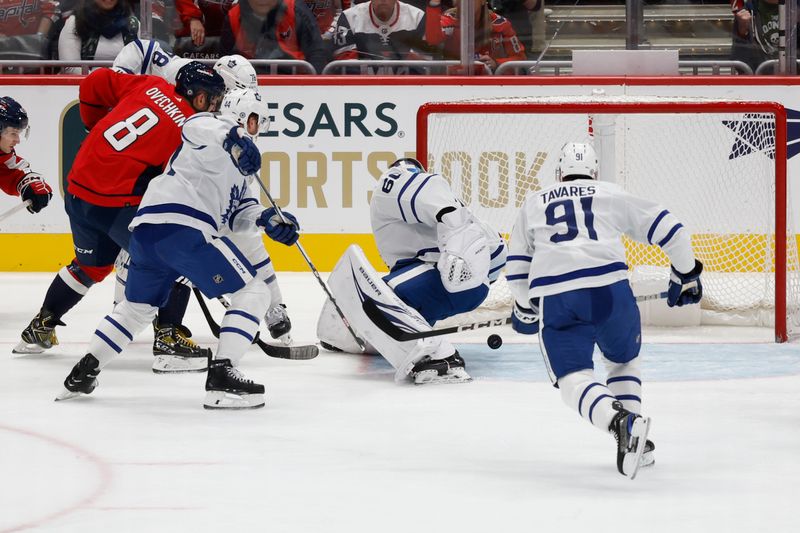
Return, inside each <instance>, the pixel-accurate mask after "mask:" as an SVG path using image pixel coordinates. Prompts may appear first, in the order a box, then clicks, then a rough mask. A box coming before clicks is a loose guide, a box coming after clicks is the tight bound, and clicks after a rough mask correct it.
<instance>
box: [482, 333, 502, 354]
mask: <svg viewBox="0 0 800 533" xmlns="http://www.w3.org/2000/svg"><path fill="white" fill-rule="evenodd" d="M486 344H488V345H489V348H491V349H492V350H496V349H498V348H499V347H501V346H502V345H503V338H502V337H501V336H500V335H497V334H494V335H489V338H488V339H486Z"/></svg>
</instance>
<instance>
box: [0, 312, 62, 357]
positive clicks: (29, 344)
mask: <svg viewBox="0 0 800 533" xmlns="http://www.w3.org/2000/svg"><path fill="white" fill-rule="evenodd" d="M56 326H66V324H64V323H63V322H62V321H60V320H59V319H57V318H56V317H55V315H54V314H53V313H52V312H50V311H48V310H47V309H45V308H42V309H41V310H40V311H39V314H37V315H36V316H35V317H33V320H31V323H30V324H28V327H27V328H25V329H24V330H22V335H20V337H21V340H20V341H19V344H17V345H16V346H15V347H14V349H13V350H11V351H12V353H42V352H43V351H45V350H48V349H50V348H52V347H53V346H55V345H57V344H58V337H56Z"/></svg>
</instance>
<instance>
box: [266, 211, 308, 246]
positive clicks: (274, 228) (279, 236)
mask: <svg viewBox="0 0 800 533" xmlns="http://www.w3.org/2000/svg"><path fill="white" fill-rule="evenodd" d="M281 213H282V214H283V216H284V218H285V219H286V222H283V221H282V220H281V217H280V215H278V211H277V210H276V209H275V208H274V207H270V208H269V209H265V210H264V211H262V212H261V215H260V216H259V217H258V218H257V219H256V226H259V227H262V228H264V233H266V234H267V236H269V238H270V239H272V240H273V241H278V242H279V243H282V244H285V245H286V246H291V245H293V244H294V243H296V242H297V239H299V238H300V235H299V234H298V233H297V232H298V230H299V229H300V223H299V222H297V219H296V218H295V217H294V215H292V214H291V213H289V212H287V211H281Z"/></svg>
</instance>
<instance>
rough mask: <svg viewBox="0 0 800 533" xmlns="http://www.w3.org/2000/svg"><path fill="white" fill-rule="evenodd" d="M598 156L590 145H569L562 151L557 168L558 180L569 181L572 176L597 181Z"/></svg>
mask: <svg viewBox="0 0 800 533" xmlns="http://www.w3.org/2000/svg"><path fill="white" fill-rule="evenodd" d="M598 165H599V162H598V161H597V154H596V153H595V151H594V148H592V146H591V145H590V144H584V143H567V144H565V145H564V147H563V148H562V149H561V157H560V158H559V160H558V166H557V167H556V180H557V181H567V178H569V177H571V176H582V177H587V178H591V179H593V180H596V179H597V167H598Z"/></svg>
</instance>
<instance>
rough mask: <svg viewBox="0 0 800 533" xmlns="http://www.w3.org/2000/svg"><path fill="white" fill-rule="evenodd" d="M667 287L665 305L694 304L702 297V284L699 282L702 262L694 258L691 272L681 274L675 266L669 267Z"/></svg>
mask: <svg viewBox="0 0 800 533" xmlns="http://www.w3.org/2000/svg"><path fill="white" fill-rule="evenodd" d="M670 269H671V271H672V272H671V273H670V276H669V289H667V305H669V306H670V307H675V306H676V305H677V306H678V307H681V306H683V305H686V304H696V303H698V302H699V301H700V298H702V297H703V284H702V283H701V282H700V273H701V272H703V263H701V262H700V261H698V260H697V259H695V260H694V268H693V269H692V271H691V272H688V273H686V274H681V273H680V272H678V271H677V270H675V267H674V266H673V267H670Z"/></svg>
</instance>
